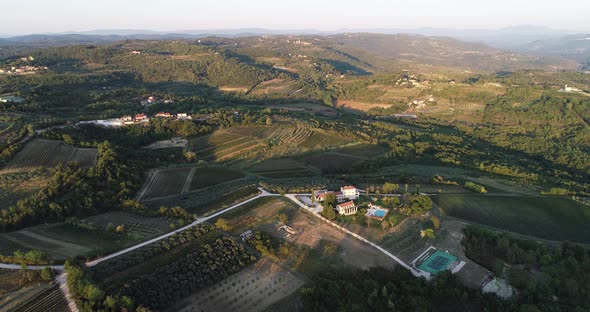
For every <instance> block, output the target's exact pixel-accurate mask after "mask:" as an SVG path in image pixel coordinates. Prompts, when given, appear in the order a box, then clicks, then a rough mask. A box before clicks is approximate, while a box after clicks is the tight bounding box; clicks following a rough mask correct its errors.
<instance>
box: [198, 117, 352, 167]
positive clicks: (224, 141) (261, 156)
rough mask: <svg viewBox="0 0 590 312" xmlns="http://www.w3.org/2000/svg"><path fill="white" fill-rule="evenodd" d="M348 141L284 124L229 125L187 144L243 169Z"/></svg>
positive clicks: (203, 156)
mask: <svg viewBox="0 0 590 312" xmlns="http://www.w3.org/2000/svg"><path fill="white" fill-rule="evenodd" d="M349 143H351V140H350V139H347V138H343V137H340V136H338V135H336V134H334V135H331V134H328V133H326V132H325V131H322V130H318V129H312V128H310V127H307V126H304V125H294V124H289V123H287V124H285V125H281V126H280V127H279V126H273V127H233V128H229V129H224V130H219V131H216V132H214V133H213V134H210V135H208V136H204V137H199V138H196V139H193V140H192V141H191V147H192V150H193V151H195V152H196V154H197V157H199V158H200V159H204V160H206V161H209V162H220V163H223V164H225V165H226V166H229V167H231V168H235V169H242V170H243V169H247V168H250V167H253V166H256V165H257V164H258V163H260V162H261V161H264V160H267V159H271V158H279V157H284V156H288V155H292V154H297V153H303V152H307V151H310V150H315V149H324V148H327V147H339V146H342V145H345V144H349ZM269 174H271V175H272V173H269ZM298 174H300V175H303V176H305V175H310V174H313V173H310V172H307V171H306V172H301V173H298Z"/></svg>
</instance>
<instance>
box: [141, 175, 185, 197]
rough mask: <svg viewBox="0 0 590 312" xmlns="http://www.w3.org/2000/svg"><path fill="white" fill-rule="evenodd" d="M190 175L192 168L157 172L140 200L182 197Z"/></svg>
mask: <svg viewBox="0 0 590 312" xmlns="http://www.w3.org/2000/svg"><path fill="white" fill-rule="evenodd" d="M190 173H191V168H174V169H160V170H157V171H156V172H155V173H154V174H153V175H152V176H151V177H150V178H149V179H148V181H147V182H146V185H145V186H144V189H145V191H143V193H141V194H140V196H139V200H144V201H146V200H153V199H157V198H160V197H167V196H174V195H180V194H181V193H182V191H183V189H184V185H185V183H186V181H187V179H188V177H189V174H190Z"/></svg>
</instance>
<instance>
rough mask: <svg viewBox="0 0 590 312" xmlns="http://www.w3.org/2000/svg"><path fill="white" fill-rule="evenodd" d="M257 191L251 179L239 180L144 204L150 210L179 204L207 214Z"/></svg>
mask: <svg viewBox="0 0 590 312" xmlns="http://www.w3.org/2000/svg"><path fill="white" fill-rule="evenodd" d="M259 192H260V191H259V190H258V189H257V188H256V187H255V184H254V183H253V181H250V182H248V181H243V180H239V181H235V182H227V183H226V184H224V185H223V187H213V188H209V189H206V190H203V191H194V192H190V193H185V194H183V195H182V196H176V197H169V198H163V199H158V200H153V201H149V202H146V203H145V205H146V207H148V208H149V209H151V210H156V209H158V208H160V207H161V206H167V207H174V206H181V207H183V208H185V209H186V210H188V211H189V212H190V213H194V214H197V215H207V214H209V213H212V212H214V211H217V210H220V209H223V208H227V207H229V206H231V205H233V204H235V203H237V202H240V201H244V200H246V199H248V198H251V197H253V196H256V195H258V193H259Z"/></svg>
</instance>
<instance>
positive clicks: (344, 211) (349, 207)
mask: <svg viewBox="0 0 590 312" xmlns="http://www.w3.org/2000/svg"><path fill="white" fill-rule="evenodd" d="M334 210H336V211H337V212H338V213H339V214H341V215H345V216H348V215H353V214H355V213H356V211H357V206H356V205H355V204H354V201H352V200H351V201H348V202H345V203H342V204H338V205H336V208H334Z"/></svg>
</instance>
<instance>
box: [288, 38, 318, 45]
mask: <svg viewBox="0 0 590 312" xmlns="http://www.w3.org/2000/svg"><path fill="white" fill-rule="evenodd" d="M287 42H289V43H292V44H297V45H302V46H310V45H312V43H311V42H309V41H303V40H301V39H297V40H293V41H290V40H287Z"/></svg>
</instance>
